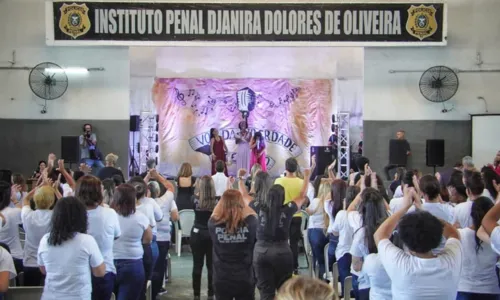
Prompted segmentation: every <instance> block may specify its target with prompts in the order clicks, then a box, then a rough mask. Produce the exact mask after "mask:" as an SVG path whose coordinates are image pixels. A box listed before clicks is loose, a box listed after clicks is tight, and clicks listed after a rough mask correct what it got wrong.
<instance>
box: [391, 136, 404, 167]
mask: <svg viewBox="0 0 500 300" xmlns="http://www.w3.org/2000/svg"><path fill="white" fill-rule="evenodd" d="M407 145H408V142H407V141H406V140H391V141H390V142H389V164H391V165H397V166H406V163H407V160H408V155H407V154H406V151H408V147H407Z"/></svg>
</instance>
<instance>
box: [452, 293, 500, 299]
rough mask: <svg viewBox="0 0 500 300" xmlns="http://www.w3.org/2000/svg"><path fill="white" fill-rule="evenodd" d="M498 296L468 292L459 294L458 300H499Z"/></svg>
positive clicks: (499, 296)
mask: <svg viewBox="0 0 500 300" xmlns="http://www.w3.org/2000/svg"><path fill="white" fill-rule="evenodd" d="M499 299H500V295H498V294H475V293H468V292H458V293H457V300H499Z"/></svg>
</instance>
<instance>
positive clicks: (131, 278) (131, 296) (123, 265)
mask: <svg viewBox="0 0 500 300" xmlns="http://www.w3.org/2000/svg"><path fill="white" fill-rule="evenodd" d="M115 267H116V282H115V295H116V300H138V299H139V298H140V296H141V292H142V289H141V288H140V287H141V286H142V285H143V284H144V279H145V275H144V266H143V264H142V259H115Z"/></svg>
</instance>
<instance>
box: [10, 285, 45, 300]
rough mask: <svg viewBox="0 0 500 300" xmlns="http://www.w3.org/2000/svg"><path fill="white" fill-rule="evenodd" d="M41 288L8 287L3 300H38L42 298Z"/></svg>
mask: <svg viewBox="0 0 500 300" xmlns="http://www.w3.org/2000/svg"><path fill="white" fill-rule="evenodd" d="M42 293H43V287H42V286H23V287H10V288H9V290H8V291H7V293H6V294H5V298H4V299H5V300H40V298H42Z"/></svg>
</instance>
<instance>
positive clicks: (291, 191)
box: [274, 157, 309, 274]
mask: <svg viewBox="0 0 500 300" xmlns="http://www.w3.org/2000/svg"><path fill="white" fill-rule="evenodd" d="M285 169H286V175H285V177H281V178H278V179H276V180H275V181H274V183H275V184H279V185H281V186H282V187H283V189H284V190H285V203H284V205H286V204H288V203H290V202H291V201H292V200H293V199H297V198H299V196H300V192H301V187H302V186H303V185H304V183H303V182H304V181H303V180H302V179H300V178H298V177H297V176H296V172H297V171H298V169H299V164H298V162H297V160H296V159H295V158H293V157H292V158H289V159H287V160H286V161H285ZM307 188H309V182H307ZM306 192H307V190H306ZM300 209H301V207H300V206H298V207H297V210H296V211H295V212H296V214H295V215H294V216H293V218H292V220H291V223H290V231H289V236H290V248H291V249H292V254H293V268H294V273H295V274H298V269H299V241H300V240H301V238H302V231H301V224H302V215H301V213H300Z"/></svg>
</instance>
